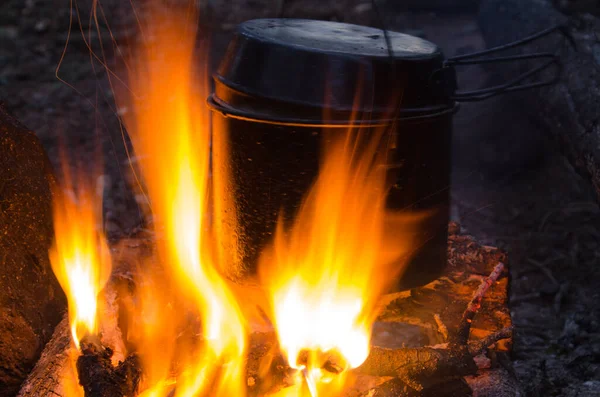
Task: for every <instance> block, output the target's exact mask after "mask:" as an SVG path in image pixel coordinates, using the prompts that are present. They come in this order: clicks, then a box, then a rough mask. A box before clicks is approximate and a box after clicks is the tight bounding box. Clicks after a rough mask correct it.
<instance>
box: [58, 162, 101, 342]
mask: <svg viewBox="0 0 600 397" xmlns="http://www.w3.org/2000/svg"><path fill="white" fill-rule="evenodd" d="M65 169H66V167H65ZM64 174H65V177H64V179H65V183H64V189H65V191H63V192H56V194H55V199H54V205H53V214H54V243H53V245H52V247H51V248H50V261H51V264H52V270H53V271H54V274H55V275H56V278H57V279H58V281H59V282H60V285H61V287H62V289H63V290H64V291H65V294H66V295H67V300H68V304H69V325H70V327H71V335H72V338H73V342H74V343H75V345H76V346H77V348H78V349H79V342H80V340H81V338H82V337H84V336H85V335H86V334H89V335H95V334H96V333H97V330H98V324H97V315H98V313H97V309H98V307H97V304H98V302H97V299H98V294H99V293H100V291H101V290H102V288H103V287H104V285H105V284H106V282H107V280H108V278H109V276H110V271H111V260H110V252H109V250H108V246H107V244H106V240H105V238H104V235H103V234H102V232H101V231H99V230H98V229H99V226H100V225H101V223H100V222H99V221H100V219H101V218H100V217H99V215H98V214H100V210H101V200H99V199H97V198H96V197H95V195H94V190H93V189H92V188H91V187H90V186H89V185H88V184H87V183H86V181H85V178H84V177H83V176H81V177H79V178H78V180H77V183H76V186H73V183H72V181H71V178H70V176H69V173H68V172H66V171H65V172H64Z"/></svg>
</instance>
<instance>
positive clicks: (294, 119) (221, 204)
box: [209, 19, 457, 289]
mask: <svg viewBox="0 0 600 397" xmlns="http://www.w3.org/2000/svg"><path fill="white" fill-rule="evenodd" d="M447 66H448V65H447V60H445V58H444V56H443V54H442V52H441V51H440V49H439V48H438V47H437V46H436V45H435V44H433V43H431V42H429V41H426V40H423V39H421V38H418V37H413V36H409V35H406V34H401V33H396V32H388V33H387V36H386V35H384V33H383V32H382V31H381V30H379V29H375V28H369V27H364V26H355V25H350V24H344V23H336V22H325V21H313V20H299V19H258V20H252V21H248V22H245V23H243V24H241V25H239V27H238V29H237V32H236V34H235V36H234V38H233V40H232V41H231V43H230V45H229V48H228V50H227V53H226V55H225V57H224V59H223V61H222V62H221V65H220V67H219V69H218V71H217V73H216V74H215V76H214V80H215V91H214V94H213V95H212V96H211V97H210V98H209V106H210V107H211V108H212V110H213V116H212V122H213V148H214V149H213V156H214V159H215V161H214V163H213V164H214V168H213V173H214V176H215V186H216V188H217V190H221V193H222V194H220V195H218V197H219V201H218V202H215V208H216V218H217V227H219V228H221V230H222V233H221V235H223V236H225V239H224V241H223V246H222V247H221V253H222V254H223V255H225V256H226V258H225V259H226V260H227V261H229V262H230V263H234V265H235V266H234V268H236V269H244V271H248V272H250V273H252V272H253V271H254V270H255V269H256V264H257V259H258V256H259V254H260V252H261V251H262V249H263V248H264V247H265V245H266V244H268V243H269V242H270V241H271V240H272V238H273V233H274V231H275V226H276V223H277V219H278V215H279V213H280V211H281V210H283V213H284V214H285V215H286V217H287V219H286V220H287V221H290V220H291V219H293V217H294V216H295V214H296V212H297V210H298V208H299V206H300V204H301V202H302V198H303V196H304V195H305V194H306V192H307V191H308V189H309V188H310V186H311V184H312V183H313V182H314V180H315V177H316V176H317V174H318V168H319V162H320V158H321V157H320V149H321V135H322V132H323V131H324V130H328V131H329V132H334V131H336V130H339V132H340V133H344V132H345V131H346V130H347V129H348V128H349V127H356V124H357V123H360V124H361V127H362V128H363V131H367V132H368V131H369V129H373V131H374V130H375V128H382V127H384V128H385V131H386V134H393V135H394V136H395V142H396V143H395V145H393V146H392V147H388V148H387V150H389V155H388V158H389V159H391V160H390V164H389V177H390V178H391V179H393V181H394V183H393V187H392V188H391V190H390V191H389V194H388V197H387V206H388V208H390V209H394V210H404V211H422V210H426V211H430V212H431V214H432V215H431V216H430V219H429V220H428V222H427V223H426V226H425V227H424V228H423V230H422V236H421V239H420V241H424V242H425V243H424V244H423V245H422V246H420V247H419V249H418V250H417V252H416V255H414V256H413V258H412V260H411V261H410V263H409V265H408V267H407V268H406V270H405V272H404V273H403V276H402V278H401V279H400V280H398V282H397V283H396V285H397V289H407V288H411V287H414V286H419V285H423V284H425V283H428V282H430V281H432V280H434V279H436V278H438V277H439V276H440V275H441V274H442V272H443V270H444V268H445V266H446V250H447V233H448V221H449V208H450V197H449V186H450V152H451V149H450V144H451V134H452V115H453V114H454V112H455V111H456V110H457V102H456V100H455V97H456V91H455V89H456V82H455V73H454V70H453V69H452V68H448V67H447ZM221 153H227V155H228V156H229V158H228V160H227V161H226V162H224V161H221V160H222V159H221V158H219V156H220V155H221ZM226 181H229V182H230V183H229V184H228V183H227V182H226ZM357 194H360V192H357ZM223 232H224V233H223Z"/></svg>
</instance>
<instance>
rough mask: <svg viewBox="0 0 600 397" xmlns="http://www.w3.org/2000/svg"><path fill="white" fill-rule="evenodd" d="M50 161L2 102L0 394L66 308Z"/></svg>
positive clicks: (6, 392) (9, 389) (13, 386)
mask: <svg viewBox="0 0 600 397" xmlns="http://www.w3.org/2000/svg"><path fill="white" fill-rule="evenodd" d="M53 183H54V179H53V176H52V173H51V168H50V163H49V161H48V159H47V157H46V154H45V153H44V150H43V148H42V146H41V144H40V142H39V141H38V139H37V137H36V136H35V135H34V134H33V133H32V132H31V131H29V130H27V129H26V128H25V127H24V126H23V125H21V124H20V123H19V122H18V121H17V120H16V119H15V118H13V117H12V116H11V115H10V114H9V113H8V112H7V111H6V110H5V108H4V107H3V106H2V104H0V396H2V397H3V396H12V395H15V394H16V392H17V391H18V390H19V385H20V384H21V382H22V381H23V380H24V379H25V378H26V376H27V374H28V373H29V371H30V370H31V369H32V368H33V366H34V365H35V363H36V361H37V359H38V358H39V356H40V354H41V352H42V349H43V347H44V345H45V344H46V342H47V341H48V340H49V339H50V337H51V336H52V332H53V330H54V327H55V326H56V324H58V322H59V321H60V320H61V317H62V315H63V312H64V309H65V307H66V299H65V296H64V294H63V292H62V290H61V288H60V286H59V284H58V282H57V280H56V279H55V277H54V274H53V273H52V269H51V267H50V262H49V259H48V249H49V247H50V245H51V243H52V206H51V200H52V194H51V186H52V184H53Z"/></svg>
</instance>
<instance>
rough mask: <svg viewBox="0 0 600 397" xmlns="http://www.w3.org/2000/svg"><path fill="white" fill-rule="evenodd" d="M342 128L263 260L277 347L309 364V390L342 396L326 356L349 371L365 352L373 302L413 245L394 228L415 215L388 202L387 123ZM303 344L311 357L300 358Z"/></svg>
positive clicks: (300, 365)
mask: <svg viewBox="0 0 600 397" xmlns="http://www.w3.org/2000/svg"><path fill="white" fill-rule="evenodd" d="M336 133H337V134H338V135H337V136H335V135H334V134H335V133H331V134H330V136H327V137H326V139H325V142H326V144H325V152H324V154H325V156H324V159H323V161H322V164H321V171H320V174H319V176H318V178H317V180H316V182H315V184H314V186H313V187H312V189H311V191H310V192H309V194H308V195H307V196H306V198H305V201H304V203H303V205H302V207H301V208H300V210H299V213H298V214H297V216H296V219H295V222H294V224H293V226H292V227H291V229H290V230H289V231H286V230H284V225H283V221H282V220H280V222H279V224H278V229H277V231H276V235H275V239H274V242H273V245H272V247H271V248H270V249H269V250H268V251H266V252H265V253H264V255H263V257H262V258H261V263H260V276H261V280H262V282H263V283H264V285H265V287H266V288H267V291H268V292H267V293H268V294H269V297H270V304H271V309H272V317H273V319H274V323H275V327H276V331H277V334H278V338H279V341H280V345H281V346H282V349H283V350H284V351H285V353H286V355H287V359H288V361H289V364H290V365H291V366H292V367H296V368H299V369H301V370H303V373H304V379H305V383H306V385H307V386H308V392H309V393H308V394H310V395H311V396H313V397H314V396H316V395H328V396H330V395H336V393H338V392H339V390H340V389H341V387H342V386H343V377H339V379H338V380H337V381H336V379H333V381H332V379H331V377H330V376H326V374H325V371H322V370H321V367H322V366H323V365H324V363H325V360H326V358H327V356H328V354H337V355H341V356H342V357H343V358H344V359H345V361H346V363H347V368H346V369H348V368H354V367H357V366H359V365H360V364H361V363H363V362H364V360H365V359H366V358H367V356H368V354H369V346H370V335H371V326H372V324H373V321H374V320H375V317H376V315H377V313H376V311H375V307H376V301H377V299H378V298H379V297H380V296H381V295H382V294H383V293H384V292H385V291H386V289H387V288H388V287H389V286H390V283H392V282H393V280H394V277H395V276H398V275H399V273H400V272H401V270H402V267H401V266H399V265H398V262H397V260H398V259H399V258H400V257H402V256H403V255H407V254H408V253H409V252H410V251H411V247H413V245H412V244H413V243H414V242H413V241H412V239H410V238H403V239H396V237H398V236H399V235H400V234H401V233H396V231H398V230H402V229H404V230H405V231H407V232H408V231H409V230H408V229H409V227H408V225H409V223H411V222H414V221H416V220H417V218H418V216H412V217H411V216H403V215H397V214H394V215H393V214H390V213H388V212H386V210H385V198H386V194H387V189H386V167H385V152H386V149H385V148H382V138H383V136H384V135H383V133H382V131H379V132H373V131H347V132H346V133H344V131H337V132H336ZM392 215H393V216H392ZM391 220H393V222H394V223H395V225H394V227H393V228H391V229H395V232H394V233H393V234H394V237H392V236H391V235H390V234H389V233H388V230H389V229H390V228H389V226H390V225H389V223H390V221H391ZM411 228H412V226H411ZM409 235H410V233H404V236H405V237H408V236H409ZM394 263H395V264H394ZM303 351H308V352H309V358H308V359H306V358H305V359H303V362H300V361H299V358H300V356H301V353H302V352H303ZM304 356H306V355H304ZM298 390H300V389H298ZM297 393H298V395H306V392H301V391H297ZM285 395H290V393H289V392H288V393H287V394H285Z"/></svg>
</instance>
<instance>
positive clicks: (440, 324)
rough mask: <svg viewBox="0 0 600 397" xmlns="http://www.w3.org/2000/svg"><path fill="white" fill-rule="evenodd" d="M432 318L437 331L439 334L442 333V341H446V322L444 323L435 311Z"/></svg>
mask: <svg viewBox="0 0 600 397" xmlns="http://www.w3.org/2000/svg"><path fill="white" fill-rule="evenodd" d="M433 319H434V320H435V323H436V324H437V327H438V332H439V333H440V334H442V337H443V338H444V342H446V341H447V340H448V327H446V324H444V322H443V321H442V318H441V317H440V315H439V314H437V313H436V314H434V315H433Z"/></svg>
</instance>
